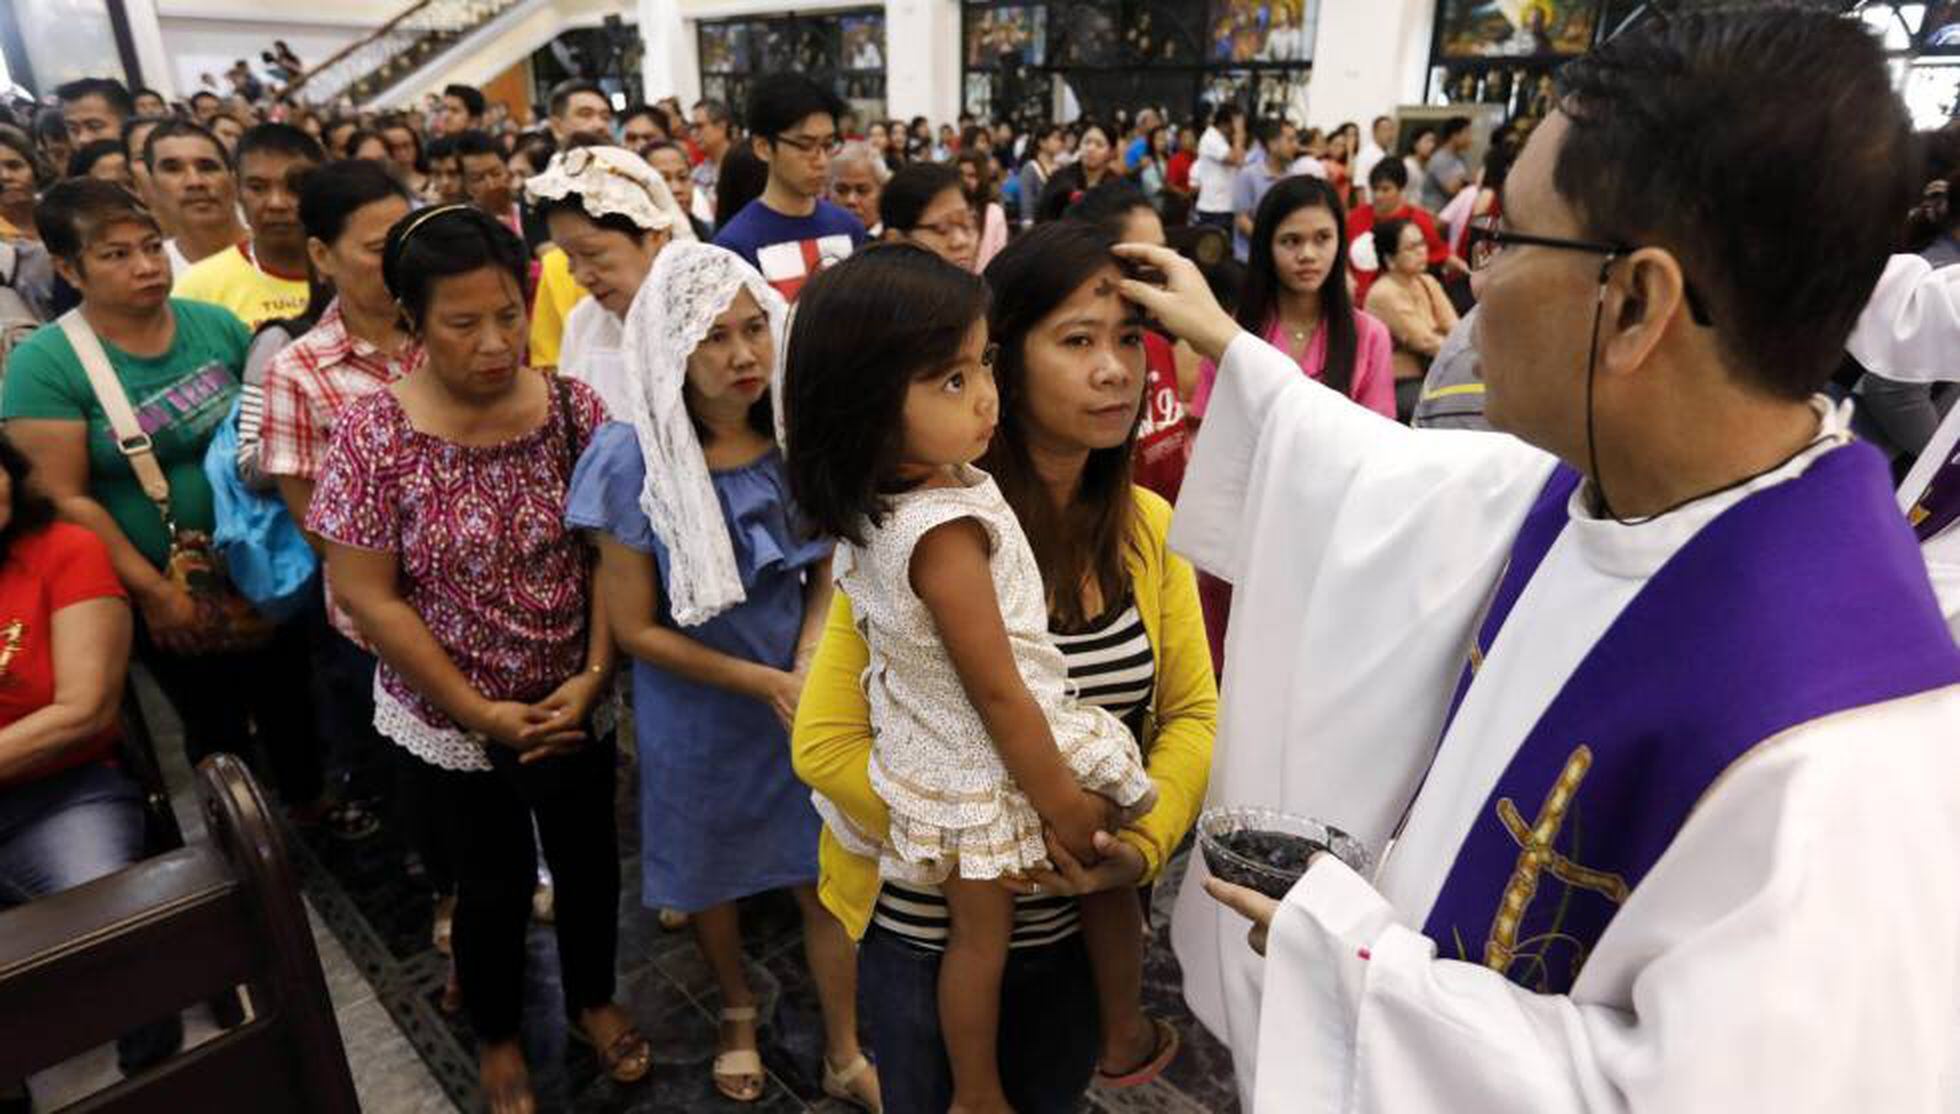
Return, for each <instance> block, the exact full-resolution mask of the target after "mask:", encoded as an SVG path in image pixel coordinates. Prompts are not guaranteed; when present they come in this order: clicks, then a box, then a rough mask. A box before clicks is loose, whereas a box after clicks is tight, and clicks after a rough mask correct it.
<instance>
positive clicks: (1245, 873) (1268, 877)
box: [1198, 808, 1374, 899]
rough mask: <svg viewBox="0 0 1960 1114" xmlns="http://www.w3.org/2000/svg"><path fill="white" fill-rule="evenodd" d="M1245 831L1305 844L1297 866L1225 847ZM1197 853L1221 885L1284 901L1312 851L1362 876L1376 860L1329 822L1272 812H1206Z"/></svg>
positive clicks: (1244, 809)
mask: <svg viewBox="0 0 1960 1114" xmlns="http://www.w3.org/2000/svg"><path fill="white" fill-rule="evenodd" d="M1244 832H1260V833H1267V834H1271V835H1275V836H1281V837H1292V838H1294V839H1299V840H1302V841H1304V842H1305V843H1306V844H1307V846H1306V847H1301V848H1297V850H1299V851H1300V852H1302V853H1301V854H1299V855H1298V860H1299V862H1298V866H1297V867H1295V866H1293V865H1292V864H1291V863H1288V864H1286V865H1283V866H1282V865H1277V864H1274V863H1272V862H1268V861H1262V860H1260V859H1255V858H1251V857H1249V856H1247V855H1244V854H1241V853H1240V852H1239V851H1236V850H1234V849H1233V848H1231V847H1230V846H1227V844H1226V842H1225V841H1226V838H1227V837H1229V836H1234V835H1238V834H1240V833H1244ZM1198 850H1199V851H1201V852H1203V853H1204V856H1205V866H1206V867H1207V868H1209V869H1210V871H1211V873H1212V876H1213V877H1215V878H1217V879H1219V880H1220V881H1223V882H1230V883H1232V884H1234V885H1239V886H1244V887H1246V888H1247V889H1250V890H1257V891H1258V892H1260V893H1262V894H1265V895H1266V896H1267V897H1271V898H1275V899H1283V898H1285V897H1286V892H1287V891H1288V890H1290V889H1292V888H1293V884H1294V883H1295V882H1298V881H1299V880H1300V876H1301V875H1303V874H1305V873H1306V871H1307V862H1308V860H1309V859H1310V858H1311V857H1312V853H1313V852H1314V851H1326V852H1329V853H1330V854H1332V855H1333V856H1334V857H1335V858H1337V859H1339V860H1341V861H1342V862H1343V863H1346V864H1347V866H1348V869H1350V870H1352V871H1354V872H1355V873H1356V874H1359V875H1361V876H1362V877H1364V878H1366V877H1368V876H1369V875H1370V874H1372V873H1373V871H1374V856H1372V855H1370V854H1369V853H1368V849H1367V848H1366V847H1363V846H1362V845H1361V841H1360V840H1357V839H1355V838H1354V837H1353V836H1351V835H1349V834H1347V833H1346V832H1344V831H1342V830H1341V829H1339V828H1336V827H1334V826H1333V825H1331V824H1323V823H1321V822H1320V821H1318V820H1313V819H1310V818H1308V817H1304V816H1294V815H1291V814H1289V813H1284V812H1280V811H1278V810H1277V809H1270V808H1208V809H1206V810H1205V811H1204V814H1203V815H1201V816H1199V817H1198Z"/></svg>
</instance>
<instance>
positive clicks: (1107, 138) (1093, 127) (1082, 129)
mask: <svg viewBox="0 0 1960 1114" xmlns="http://www.w3.org/2000/svg"><path fill="white" fill-rule="evenodd" d="M1090 132H1101V133H1102V137H1103V142H1104V143H1106V144H1108V145H1109V150H1110V156H1109V157H1110V158H1112V159H1113V158H1116V157H1118V154H1119V152H1118V151H1117V150H1116V136H1115V134H1114V133H1112V132H1111V131H1110V130H1109V129H1108V128H1107V127H1105V126H1104V125H1103V124H1102V123H1101V122H1100V121H1097V120H1084V121H1082V123H1081V124H1079V125H1077V126H1076V129H1075V141H1076V143H1077V144H1080V143H1081V142H1082V141H1083V140H1084V139H1087V138H1088V137H1089V133H1090Z"/></svg>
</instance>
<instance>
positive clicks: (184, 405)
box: [0, 298, 251, 568]
mask: <svg viewBox="0 0 1960 1114" xmlns="http://www.w3.org/2000/svg"><path fill="white" fill-rule="evenodd" d="M170 311H171V313H172V315H174V316H175V317H176V319H177V335H176V337H174V338H173V339H172V340H171V342H170V350H169V351H168V352H165V353H164V354H163V355H161V356H156V357H150V358H144V357H139V356H132V355H130V354H129V353H127V352H124V351H123V350H122V349H120V348H117V347H116V346H115V345H113V344H110V343H109V342H108V341H106V340H105V341H103V342H102V349H103V351H104V352H106V353H108V356H109V365H110V366H111V367H112V368H114V369H115V372H116V378H117V379H120V380H121V381H122V385H123V392H124V393H125V394H127V395H128V396H129V404H130V407H131V408H132V409H134V410H135V411H136V420H137V422H138V423H139V424H140V425H142V427H143V432H145V433H147V434H149V435H150V441H151V443H152V444H153V445H154V446H155V449H156V455H157V463H159V464H161V465H162V466H163V473H164V475H165V477H167V478H168V479H169V481H170V506H171V510H172V511H173V512H174V513H175V514H176V517H177V525H178V526H179V527H181V528H183V529H186V530H203V531H209V530H211V528H212V526H213V525H214V523H215V520H216V515H215V512H214V511H213V509H212V506H211V484H210V482H209V481H208V480H206V479H205V478H204V451H205V449H206V448H208V447H209V446H210V444H211V437H212V435H213V434H214V433H215V432H216V431H217V428H218V423H219V422H221V421H223V420H224V418H225V415H226V414H228V413H229V412H230V411H231V404H232V399H233V398H234V397H236V396H237V394H238V381H239V371H240V369H241V368H242V367H243V366H244V363H245V348H246V346H247V345H248V344H249V343H250V342H251V334H250V333H248V332H247V331H246V330H245V326H244V325H243V324H241V323H240V322H239V320H238V318H236V317H233V316H232V315H231V313H230V312H229V311H228V310H224V309H220V308H219V307H217V306H212V305H205V304H203V303H201V302H185V301H179V300H177V299H175V298H173V299H171V301H170ZM0 418H6V419H8V420H12V419H14V418H39V419H51V420H55V421H79V422H84V423H86V424H87V426H88V466H89V481H88V482H89V494H90V496H92V497H93V498H94V499H95V500H96V501H97V502H99V503H101V504H102V506H103V507H104V508H105V509H106V510H108V512H109V515H110V517H112V518H114V519H115V520H116V525H117V526H119V527H121V528H122V532H123V533H124V534H126V535H128V537H129V540H130V542H131V543H132V544H133V545H135V546H136V548H137V549H138V550H140V551H142V554H143V556H145V557H147V558H149V560H150V563H151V564H153V565H156V566H157V567H158V568H162V567H163V564H164V561H165V560H167V559H168V557H169V554H170V536H169V534H168V533H166V532H165V530H164V527H163V519H162V518H161V517H160V516H159V515H158V514H157V509H156V505H155V504H153V503H151V502H150V500H149V497H148V496H146V495H144V494H143V487H142V485H141V484H139V483H137V482H136V473H135V472H134V471H132V470H131V469H130V467H129V461H128V460H127V459H125V458H124V457H123V454H122V450H121V449H119V448H117V447H116V438H115V434H114V433H113V432H112V431H111V430H110V428H109V419H108V418H107V416H105V415H104V414H103V412H102V404H101V403H99V402H97V401H96V399H95V391H94V390H93V389H91V388H90V386H89V382H88V373H87V372H86V371H83V370H82V361H81V358H80V357H78V356H76V355H75V349H74V347H73V346H71V345H70V344H69V343H68V337H67V335H66V334H65V333H63V332H62V331H61V327H60V326H59V325H56V324H48V325H43V326H42V327H41V328H39V329H38V330H36V331H35V332H34V335H32V336H30V337H28V338H27V340H25V341H23V342H22V343H21V345H20V347H18V348H16V349H14V351H13V355H12V356H10V357H9V358H8V360H7V374H6V383H5V387H4V389H3V390H0Z"/></svg>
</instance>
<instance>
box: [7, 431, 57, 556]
mask: <svg viewBox="0 0 1960 1114" xmlns="http://www.w3.org/2000/svg"><path fill="white" fill-rule="evenodd" d="M0 469H5V470H6V473H7V482H8V485H9V486H10V487H12V488H13V508H12V513H11V514H9V515H8V516H7V525H6V527H5V528H4V529H0V562H4V561H6V559H7V558H8V556H9V555H11V554H12V553H13V549H14V543H15V542H17V541H19V540H20V539H22V538H24V537H26V536H28V535H29V534H33V533H38V532H39V531H41V530H45V529H47V528H48V526H49V524H51V523H52V522H54V502H53V500H51V499H49V498H48V497H47V496H46V495H43V494H41V490H40V488H39V487H37V486H34V485H31V484H29V483H28V477H29V475H30V474H31V473H32V472H33V471H34V465H33V462H32V461H29V460H28V459H27V454H26V453H24V452H21V451H20V450H19V449H17V448H15V447H14V443H13V441H12V440H11V439H10V438H9V437H8V436H7V435H6V434H5V433H0Z"/></svg>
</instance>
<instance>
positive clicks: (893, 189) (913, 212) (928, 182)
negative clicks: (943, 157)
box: [878, 162, 963, 232]
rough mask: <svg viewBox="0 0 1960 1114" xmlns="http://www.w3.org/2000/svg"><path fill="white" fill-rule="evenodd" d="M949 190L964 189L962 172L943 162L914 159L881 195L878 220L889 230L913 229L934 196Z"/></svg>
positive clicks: (893, 178)
mask: <svg viewBox="0 0 1960 1114" xmlns="http://www.w3.org/2000/svg"><path fill="white" fill-rule="evenodd" d="M947 190H953V191H954V192H956V193H960V192H963V191H961V188H960V172H959V171H958V170H956V169H954V168H953V167H952V166H950V165H949V164H947V163H943V162H915V163H908V164H906V165H905V166H902V167H900V168H899V170H898V173H896V174H894V175H892V176H891V178H890V179H889V180H887V181H886V182H885V189H884V192H883V193H880V194H879V195H878V220H879V221H880V222H881V223H883V224H884V226H885V229H886V231H889V232H910V231H912V230H913V229H914V228H917V227H918V226H919V218H920V217H923V216H925V214H926V209H927V208H928V207H929V206H931V205H932V203H933V200H934V199H935V198H937V197H938V196H939V195H940V194H942V193H945V192H946V191H947Z"/></svg>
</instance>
